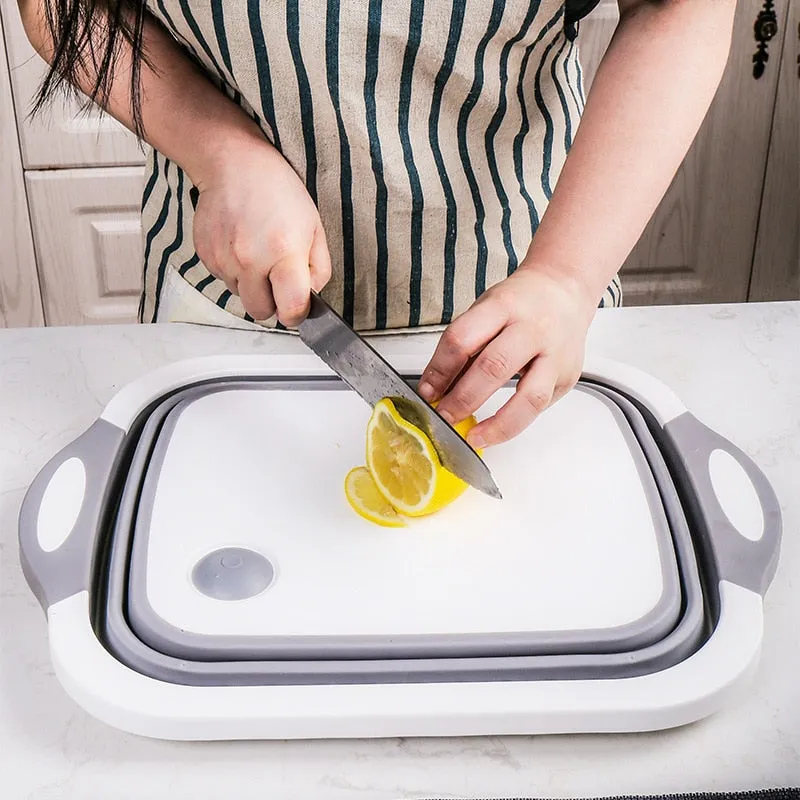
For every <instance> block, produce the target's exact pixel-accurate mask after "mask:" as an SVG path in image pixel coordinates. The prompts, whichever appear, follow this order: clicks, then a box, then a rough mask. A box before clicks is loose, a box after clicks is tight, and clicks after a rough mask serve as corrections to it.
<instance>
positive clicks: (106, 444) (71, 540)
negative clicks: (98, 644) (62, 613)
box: [19, 419, 125, 611]
mask: <svg viewBox="0 0 800 800" xmlns="http://www.w3.org/2000/svg"><path fill="white" fill-rule="evenodd" d="M124 439H125V432H124V431H122V430H121V429H120V428H117V427H116V426H114V425H111V424H110V423H109V422H106V421H105V420H102V419H101V420H98V421H97V422H95V423H94V424H93V425H92V426H91V427H90V428H89V429H88V430H87V431H86V432H85V433H83V434H82V435H81V436H80V437H78V438H77V439H76V440H75V441H74V442H72V443H71V444H69V445H67V446H66V447H65V448H64V449H63V450H61V451H60V452H59V453H57V454H56V455H55V456H54V457H53V458H52V459H51V460H50V461H49V462H48V463H47V464H46V465H45V466H44V467H43V468H42V470H41V471H40V472H39V474H38V475H37V476H36V477H35V478H34V480H33V483H32V484H31V486H30V488H29V489H28V491H27V493H26V495H25V498H24V500H23V501H22V508H21V510H20V514H19V552H20V561H21V564H22V571H23V573H24V575H25V579H26V580H27V581H28V585H29V586H30V587H31V590H32V591H33V593H34V594H35V595H36V598H37V600H38V601H39V603H40V604H41V606H42V608H43V609H44V610H45V611H46V610H47V609H48V608H49V607H50V606H51V605H53V603H57V602H58V601H59V600H63V599H64V598H66V597H71V596H72V595H73V594H76V593H77V592H80V591H83V590H84V589H88V588H89V586H90V582H91V576H92V566H93V560H94V553H95V549H96V548H95V544H96V541H97V536H98V532H99V531H100V529H101V528H102V524H103V519H102V517H103V514H104V512H105V510H106V506H107V502H106V501H107V499H108V494H109V492H110V491H111V489H112V485H111V484H112V483H113V481H111V480H110V478H111V476H112V475H113V474H114V471H115V465H116V462H117V459H118V458H119V456H120V454H121V451H122V444H123V441H124ZM71 458H77V459H79V460H80V461H81V463H82V464H83V467H84V470H85V473H86V488H85V491H84V497H83V501H82V503H81V507H80V510H79V512H78V515H77V518H76V520H75V524H74V525H73V526H72V530H71V531H70V532H68V534H67V535H66V536H65V538H64V539H63V541H61V542H60V544H59V545H58V547H56V548H55V549H53V550H47V549H45V548H44V547H42V544H41V542H40V536H39V512H40V509H41V507H42V501H43V499H44V497H45V494H46V492H47V489H48V487H49V486H50V484H51V481H52V479H53V477H54V476H55V475H56V473H57V472H58V470H59V468H60V467H61V466H62V465H63V464H65V463H66V462H67V461H68V460H69V459H71Z"/></svg>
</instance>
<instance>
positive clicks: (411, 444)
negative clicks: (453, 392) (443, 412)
mask: <svg viewBox="0 0 800 800" xmlns="http://www.w3.org/2000/svg"><path fill="white" fill-rule="evenodd" d="M476 424H477V420H476V419H475V417H472V416H471V417H468V418H467V419H465V420H463V421H462V422H460V423H459V424H458V425H455V426H454V428H455V430H456V431H457V432H458V433H459V434H460V435H461V436H463V437H466V435H467V434H468V433H469V431H470V430H472V428H474V427H475V425H476ZM367 469H368V470H369V472H370V474H371V475H372V477H373V479H374V481H375V485H376V486H377V488H378V490H379V491H380V493H381V494H382V495H383V497H384V498H386V500H387V501H388V502H389V503H390V504H391V506H392V507H393V508H395V509H396V510H397V511H399V512H400V513H401V514H404V515H405V516H408V517H421V516H424V515H426V514H433V513H435V512H436V511H440V510H441V509H442V508H444V507H445V506H447V505H449V504H450V503H452V502H453V501H454V500H456V499H457V498H458V497H459V496H460V495H461V494H462V493H463V492H464V490H465V489H466V488H467V484H466V483H465V482H464V481H462V480H461V479H460V478H457V477H456V476H455V475H453V473H452V472H450V471H449V470H447V469H445V467H443V466H442V463H441V461H440V460H439V456H438V454H437V453H436V450H435V449H434V447H433V444H432V443H431V441H430V439H429V438H428V437H427V436H426V435H425V434H424V433H423V432H422V431H421V430H420V429H419V428H417V427H416V426H415V425H412V424H411V423H410V422H408V421H407V420H406V419H404V418H403V417H402V416H401V415H400V414H399V413H398V411H397V409H396V408H395V406H394V404H393V403H392V401H391V400H390V399H388V398H384V399H383V400H381V401H380V402H378V403H377V404H376V405H375V408H374V409H373V411H372V416H371V417H370V420H369V423H368V424H367Z"/></svg>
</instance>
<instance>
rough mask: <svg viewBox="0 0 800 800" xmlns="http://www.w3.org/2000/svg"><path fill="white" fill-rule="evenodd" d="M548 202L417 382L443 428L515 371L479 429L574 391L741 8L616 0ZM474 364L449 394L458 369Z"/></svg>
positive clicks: (527, 415)
mask: <svg viewBox="0 0 800 800" xmlns="http://www.w3.org/2000/svg"><path fill="white" fill-rule="evenodd" d="M619 5H620V12H621V13H620V23H619V26H618V28H617V31H616V33H615V35H614V38H613V40H612V42H611V44H610V46H609V48H608V50H607V52H606V54H605V56H604V58H603V60H602V62H601V64H600V66H599V68H598V71H597V74H596V77H595V79H594V82H593V84H592V89H591V92H590V94H589V97H588V99H587V103H586V109H585V111H584V114H583V118H582V120H581V123H580V125H579V127H578V131H577V134H576V136H575V141H574V143H573V146H572V148H571V150H570V152H569V155H568V157H567V159H566V162H565V164H564V167H563V170H562V172H561V175H560V177H559V180H558V183H557V185H556V188H555V191H554V193H553V197H552V199H551V201H550V204H549V206H548V208H547V211H546V212H545V214H544V216H543V218H542V222H541V224H540V226H539V229H538V230H537V232H536V235H535V237H534V240H533V242H532V243H531V246H530V248H529V250H528V253H527V256H526V258H525V259H524V261H523V263H522V265H521V266H520V268H519V269H518V270H517V272H516V273H515V274H514V275H512V276H511V277H510V278H509V279H507V280H506V281H503V282H501V283H500V284H498V285H497V286H495V287H493V288H492V289H490V290H489V291H488V292H486V294H485V295H483V296H482V297H481V298H480V299H479V300H478V301H477V302H476V304H475V305H474V306H473V307H472V308H470V309H469V310H468V311H467V312H465V313H464V314H463V315H462V316H461V317H459V318H458V319H456V320H455V321H454V322H453V323H452V325H451V326H450V327H449V329H448V330H447V331H445V333H444V335H443V337H442V340H441V342H440V344H439V347H438V348H437V351H436V353H435V355H434V357H433V359H432V361H431V363H430V365H429V366H428V368H427V370H426V371H425V374H424V376H423V383H427V384H428V386H429V387H430V388H428V389H422V388H421V391H423V392H424V393H425V394H427V397H429V398H436V397H440V396H441V395H443V394H444V395H446V396H445V397H444V398H443V399H442V401H441V404H440V406H439V409H440V411H441V412H442V413H443V415H444V416H446V417H449V418H451V419H456V420H458V419H463V418H464V417H466V416H468V415H469V414H471V413H473V412H474V411H475V410H476V409H477V408H478V407H480V406H481V405H482V404H483V402H485V401H486V400H487V399H488V398H489V397H490V396H491V395H492V394H493V393H494V392H495V391H496V390H497V389H499V388H500V387H501V386H502V385H503V384H504V383H505V382H506V381H508V380H509V379H510V378H512V377H513V376H514V375H515V374H516V373H517V372H521V373H523V375H522V379H521V381H520V382H519V384H518V388H517V392H516V394H515V396H514V397H513V398H512V399H511V400H510V401H509V402H508V404H507V405H506V406H505V407H504V408H503V409H501V410H500V411H499V412H498V413H497V414H496V415H495V416H494V417H492V418H491V419H489V420H485V421H484V422H483V423H482V424H480V425H479V426H477V427H476V428H474V429H473V431H472V434H471V437H470V441H471V442H472V443H473V444H474V445H475V446H479V445H490V444H496V443H499V442H501V441H505V440H507V439H510V438H512V437H513V436H516V435H517V434H518V433H520V432H521V431H522V430H523V429H524V428H525V427H526V426H527V425H528V424H530V422H531V421H532V420H533V419H534V418H535V417H536V415H537V414H539V413H541V412H542V411H543V410H544V409H545V408H546V407H547V406H548V405H549V404H550V403H551V402H553V401H554V400H555V399H558V397H560V396H561V395H563V394H564V393H565V392H566V391H567V390H569V389H570V388H571V387H572V386H573V385H574V383H575V381H576V380H577V379H578V377H579V374H580V370H581V368H582V364H583V351H584V344H585V338H586V332H587V330H588V326H589V324H590V322H591V320H592V318H593V316H594V313H595V309H596V308H597V304H598V303H599V300H600V297H601V296H602V294H603V292H604V291H605V289H606V287H607V285H608V283H609V282H610V281H611V279H612V278H613V276H614V275H615V274H616V272H617V271H618V270H619V269H620V267H621V266H622V264H623V263H624V261H625V259H626V258H627V256H628V254H629V253H630V251H631V249H632V248H633V246H634V245H635V244H636V241H637V240H638V238H639V236H640V235H641V233H642V231H643V229H644V227H645V226H646V224H647V222H648V220H649V219H650V217H651V215H652V214H653V212H654V211H655V209H656V207H657V205H658V203H659V201H660V199H661V198H662V197H663V195H664V193H665V192H666V190H667V188H668V187H669V184H670V181H671V180H672V178H673V177H674V175H675V172H676V171H677V169H678V167H679V166H680V164H681V161H682V159H683V157H684V156H685V154H686V152H687V150H688V149H689V146H690V145H691V143H692V140H693V139H694V137H695V135H696V133H697V131H698V129H699V127H700V125H701V123H702V121H703V118H704V116H705V114H706V112H707V110H708V107H709V105H710V104H711V101H712V99H713V96H714V94H715V92H716V89H717V87H718V85H719V82H720V79H721V77H722V73H723V70H724V68H725V64H726V61H727V57H728V52H729V49H730V41H731V32H732V27H733V17H734V10H735V0H619ZM472 358H474V359H475V360H474V363H473V364H472V365H471V366H470V367H469V368H468V369H467V370H466V372H464V375H463V377H461V378H460V379H458V380H457V381H456V382H455V384H454V385H452V386H451V384H452V383H453V381H454V380H455V379H456V377H457V376H458V375H459V374H460V373H461V372H462V370H463V369H464V367H465V366H466V365H467V364H468V363H469V361H470V359H472Z"/></svg>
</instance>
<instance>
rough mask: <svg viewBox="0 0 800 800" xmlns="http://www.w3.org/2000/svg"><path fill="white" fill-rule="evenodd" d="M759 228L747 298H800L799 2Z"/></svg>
mask: <svg viewBox="0 0 800 800" xmlns="http://www.w3.org/2000/svg"><path fill="white" fill-rule="evenodd" d="M780 63H781V74H780V78H779V80H778V97H777V101H776V103H775V114H774V118H773V124H772V139H771V140H770V149H769V156H768V159H767V176H766V181H765V183H764V197H763V200H762V203H761V215H760V219H759V224H758V238H757V240H756V253H755V258H754V259H753V280H752V283H751V285H750V297H749V299H750V300H754V301H774V300H800V4H798V3H797V2H795V3H792V5H791V7H790V8H789V18H788V21H787V25H786V40H785V42H784V45H783V56H782V58H781V62H780Z"/></svg>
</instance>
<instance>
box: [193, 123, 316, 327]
mask: <svg viewBox="0 0 800 800" xmlns="http://www.w3.org/2000/svg"><path fill="white" fill-rule="evenodd" d="M204 166H205V168H204V170H203V173H202V175H201V176H200V178H199V179H198V180H197V183H196V185H197V188H198V190H199V192H200V198H199V201H198V203H197V210H196V212H195V217H194V242H195V249H196V250H197V255H198V256H199V257H200V259H201V261H202V262H203V264H205V266H206V268H207V269H208V270H209V272H210V273H211V274H212V275H214V276H215V277H217V278H220V279H221V280H223V281H225V285H226V286H227V287H228V289H229V290H230V291H231V292H233V293H234V294H237V295H239V297H240V298H241V300H242V305H243V306H244V308H245V310H246V311H247V313H248V314H250V316H251V317H253V318H254V319H257V320H265V319H269V318H270V317H271V316H273V315H274V314H275V313H276V312H277V315H278V320H279V321H280V322H281V323H282V324H283V325H285V326H287V327H295V326H296V325H298V324H299V323H300V322H302V321H303V319H305V317H306V315H307V314H308V308H309V302H310V293H311V289H314V291H320V290H321V289H322V287H323V286H324V285H325V284H326V283H327V282H328V280H329V278H330V275H331V260H330V255H329V253H328V245H327V242H326V240H325V232H324V231H323V229H322V222H321V221H320V217H319V213H318V211H317V209H316V206H315V205H314V202H313V201H312V199H311V197H310V196H309V194H308V192H307V191H306V188H305V186H304V185H303V182H302V181H301V180H300V178H299V177H298V176H297V174H296V173H295V171H294V170H293V169H292V167H291V166H290V165H289V163H288V162H287V161H286V160H285V159H284V158H283V156H282V155H281V154H280V153H279V152H278V151H277V150H276V149H275V148H274V147H272V145H271V144H269V142H267V141H266V140H264V141H263V142H262V141H258V140H255V139H254V138H252V137H251V138H248V139H247V140H245V141H244V142H241V141H240V142H238V143H237V144H232V145H231V146H229V147H226V148H225V149H224V152H223V151H220V152H219V153H218V155H217V156H216V158H215V159H213V163H211V164H208V165H204Z"/></svg>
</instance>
